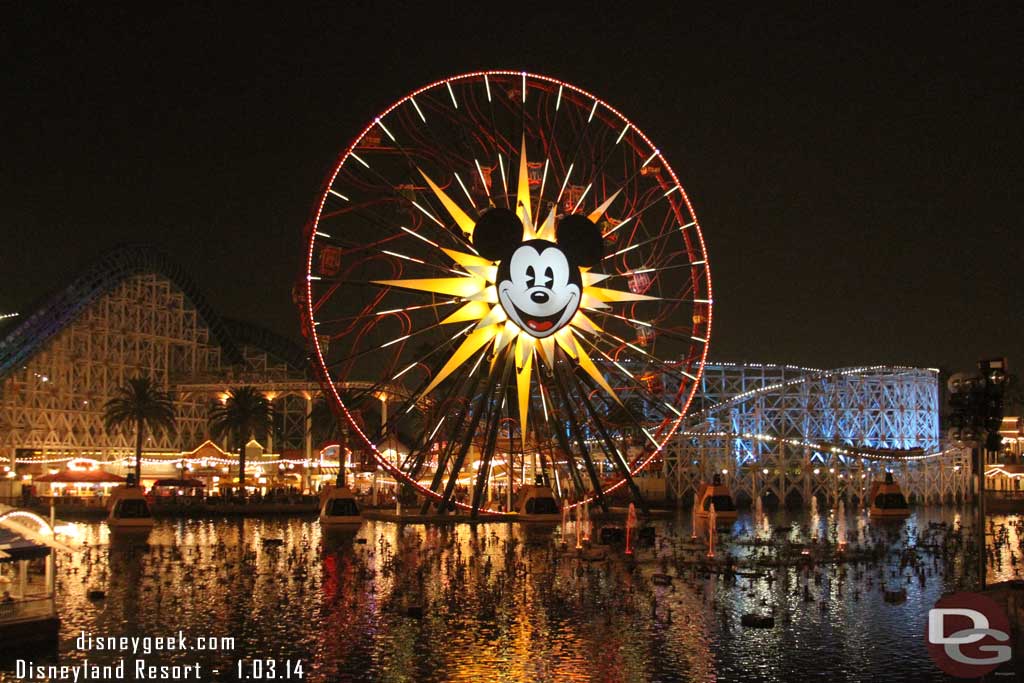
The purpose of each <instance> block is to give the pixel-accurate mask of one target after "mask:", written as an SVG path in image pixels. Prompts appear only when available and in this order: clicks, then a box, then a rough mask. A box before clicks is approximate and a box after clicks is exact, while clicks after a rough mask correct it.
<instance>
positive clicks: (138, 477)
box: [135, 420, 146, 488]
mask: <svg viewBox="0 0 1024 683" xmlns="http://www.w3.org/2000/svg"><path fill="white" fill-rule="evenodd" d="M145 429H146V423H145V422H143V421H142V420H138V421H137V422H136V423H135V485H136V486H138V487H139V488H142V432H143V431H144V430H145Z"/></svg>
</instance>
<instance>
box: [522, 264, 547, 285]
mask: <svg viewBox="0 0 1024 683" xmlns="http://www.w3.org/2000/svg"><path fill="white" fill-rule="evenodd" d="M548 270H551V269H550V268H548ZM536 286H537V271H535V270H534V269H533V266H526V288H527V289H533V288H534V287H536Z"/></svg>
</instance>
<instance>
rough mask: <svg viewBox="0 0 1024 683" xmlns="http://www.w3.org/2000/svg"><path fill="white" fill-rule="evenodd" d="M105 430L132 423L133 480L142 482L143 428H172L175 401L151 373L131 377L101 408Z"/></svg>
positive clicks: (150, 429)
mask: <svg viewBox="0 0 1024 683" xmlns="http://www.w3.org/2000/svg"><path fill="white" fill-rule="evenodd" d="M103 411H104V415H103V423H104V425H105V426H106V428H107V431H113V430H114V429H121V428H124V427H125V426H126V425H131V426H133V427H135V484H136V486H137V485H139V484H141V483H142V442H143V438H144V435H145V432H146V428H147V427H148V428H149V431H151V432H154V433H159V432H161V431H167V432H171V431H174V401H173V398H172V397H171V395H170V394H169V393H167V392H165V391H163V390H161V389H160V387H158V386H157V385H156V383H155V382H154V381H153V380H152V379H151V378H150V377H133V378H131V379H129V380H128V383H127V384H126V385H124V386H123V387H121V388H120V389H118V390H117V392H115V394H114V397H113V398H111V399H110V400H109V401H107V403H106V405H105V406H104V408H103Z"/></svg>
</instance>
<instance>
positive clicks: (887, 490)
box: [868, 472, 910, 519]
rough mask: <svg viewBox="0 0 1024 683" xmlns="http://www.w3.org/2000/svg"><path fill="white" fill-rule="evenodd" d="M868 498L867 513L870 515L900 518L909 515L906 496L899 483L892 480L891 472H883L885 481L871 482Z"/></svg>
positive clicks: (880, 517)
mask: <svg viewBox="0 0 1024 683" xmlns="http://www.w3.org/2000/svg"><path fill="white" fill-rule="evenodd" d="M868 500H869V501H870V502H871V508H870V510H869V513H868V514H870V515H871V516H872V517H877V518H879V519H902V518H904V517H909V516H910V506H908V505H907V498H906V496H904V495H903V490H902V489H900V485H899V484H897V483H896V482H895V480H893V478H892V472H886V473H885V481H876V482H872V484H871V492H870V493H869V494H868Z"/></svg>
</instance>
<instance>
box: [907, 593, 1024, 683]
mask: <svg viewBox="0 0 1024 683" xmlns="http://www.w3.org/2000/svg"><path fill="white" fill-rule="evenodd" d="M926 638H927V643H928V653H929V654H930V655H931V657H932V659H933V660H934V661H935V663H936V664H938V666H939V668H940V669H942V670H943V671H945V672H946V673H947V674H949V675H950V676H956V677H957V678H980V677H981V676H984V675H985V674H988V673H991V672H992V671H994V670H995V669H996V668H997V667H998V666H999V665H1000V664H1002V663H1004V662H1008V661H1010V659H1011V658H1012V656H1013V653H1012V652H1011V649H1010V645H1009V641H1010V622H1009V620H1008V619H1007V618H1006V613H1005V612H1004V611H1003V609H1002V608H1001V607H1000V606H999V605H998V604H996V603H995V602H993V601H992V600H990V599H989V598H987V597H985V596H983V595H979V594H977V593H953V594H952V595H947V596H944V597H943V598H942V599H940V600H939V601H938V602H936V603H935V607H934V608H933V609H931V610H929V611H928V631H927V634H926Z"/></svg>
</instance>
